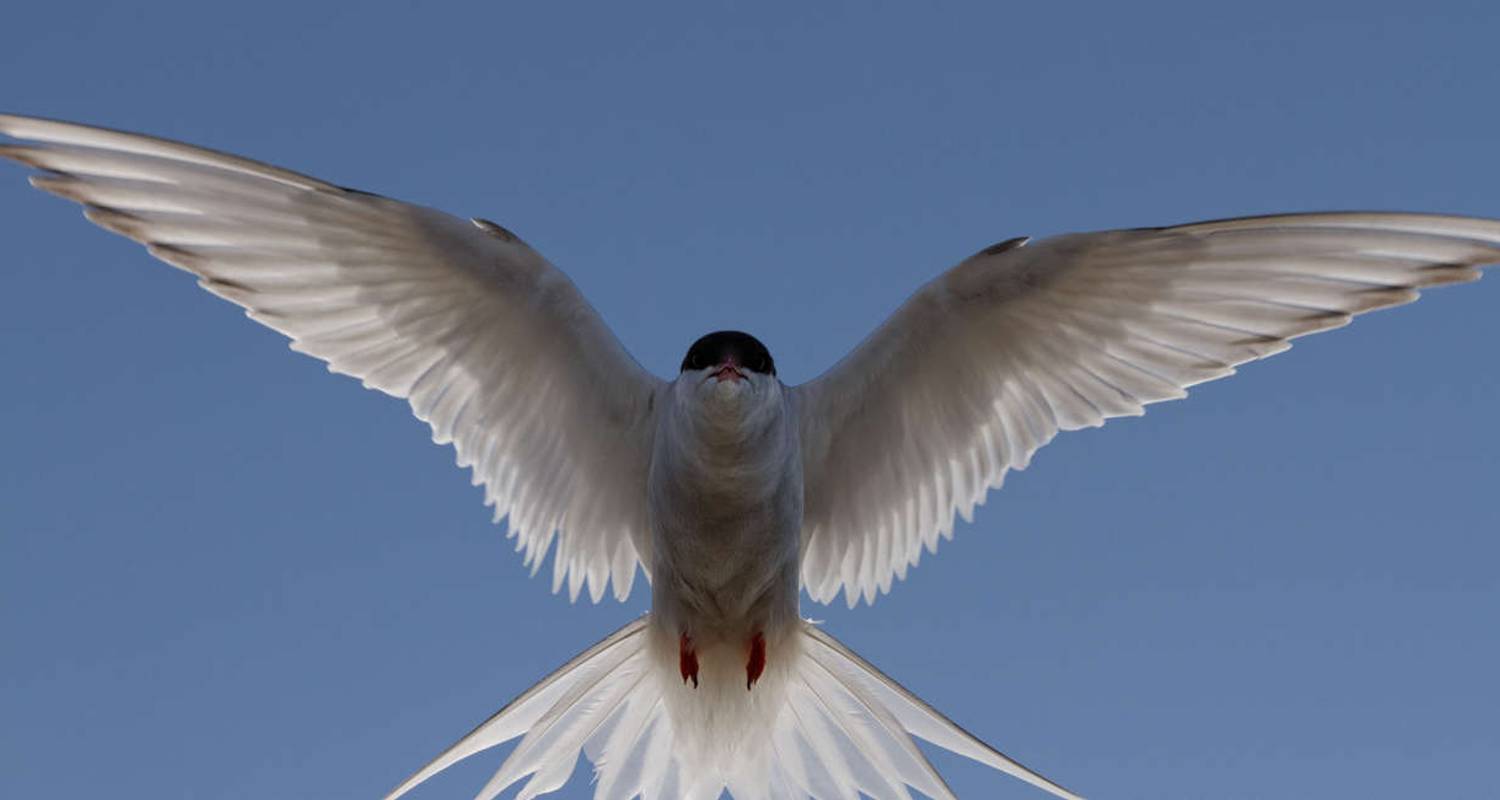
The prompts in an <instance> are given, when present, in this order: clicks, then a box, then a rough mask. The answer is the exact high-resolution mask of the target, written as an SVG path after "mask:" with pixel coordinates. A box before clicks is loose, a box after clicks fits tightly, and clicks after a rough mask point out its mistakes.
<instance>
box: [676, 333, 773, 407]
mask: <svg viewBox="0 0 1500 800" xmlns="http://www.w3.org/2000/svg"><path fill="white" fill-rule="evenodd" d="M677 380H678V383H679V384H682V385H684V386H685V388H690V389H691V390H692V391H693V393H694V394H696V395H698V396H699V397H700V398H703V399H705V400H714V401H720V402H731V403H734V404H736V405H738V404H740V403H741V402H742V401H744V400H747V399H749V398H753V397H760V398H765V397H767V396H768V395H770V394H772V390H773V389H774V388H775V387H776V386H777V385H778V382H777V380H776V362H775V361H773V360H772V359H771V353H770V351H769V350H767V349H766V346H765V345H763V344H761V343H760V340H759V339H756V338H755V337H754V336H751V335H750V334H748V333H741V332H740V331H715V332H713V333H710V334H708V335H706V336H703V337H701V338H699V339H698V341H696V342H693V346H692V347H689V348H688V351H687V355H686V356H683V358H682V374H681V375H679V376H678V378H677Z"/></svg>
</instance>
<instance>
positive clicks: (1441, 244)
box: [793, 213, 1500, 606]
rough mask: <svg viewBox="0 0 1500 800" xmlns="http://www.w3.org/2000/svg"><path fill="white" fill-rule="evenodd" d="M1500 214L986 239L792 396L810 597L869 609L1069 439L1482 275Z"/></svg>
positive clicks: (1232, 223)
mask: <svg viewBox="0 0 1500 800" xmlns="http://www.w3.org/2000/svg"><path fill="white" fill-rule="evenodd" d="M1497 261H1500V221H1494V220H1486V219H1476V218H1468V217H1452V216H1438V215H1422V214H1388V213H1328V214H1293V215H1282V216H1268V217H1248V218H1241V219H1230V220H1219V221H1213V222H1202V223H1197V224H1192V225H1183V226H1179V227H1173V228H1158V229H1143V230H1122V231H1107V232H1100V233H1086V234H1069V235H1063V236H1057V237H1052V238H1048V239H1044V240H1041V241H1038V242H1035V243H1027V242H1025V240H1010V241H1008V242H1006V243H1004V245H1003V246H999V245H997V246H996V247H992V248H988V249H986V250H984V251H982V252H980V253H979V254H977V255H975V256H974V257H972V258H970V259H968V260H966V261H964V262H963V263H961V264H959V265H958V266H956V267H954V268H952V269H951V270H949V271H948V272H946V273H944V274H942V275H941V276H939V277H938V278H937V279H935V280H933V281H932V282H931V283H929V284H927V285H926V286H924V287H923V288H922V289H921V290H919V291H918V292H917V293H916V294H915V295H913V296H912V297H911V298H910V299H909V300H907V302H906V303H905V304H904V305H902V306H901V308H900V309H898V310H897V311H896V312H895V313H894V314H893V315H892V316H891V318H890V319H889V320H887V321H886V322H885V323H884V324H883V325H882V326H881V327H880V328H878V329H877V330H876V331H875V332H874V333H873V334H871V335H870V337H869V338H867V339H866V340H865V341H864V342H863V343H861V344H860V345H859V347H857V348H856V349H855V350H854V351H853V352H852V353H850V354H849V356H848V357H846V358H845V359H843V360H842V361H840V362H839V363H838V364H837V365H835V366H834V367H833V368H832V369H830V370H829V371H828V372H826V373H824V374H823V375H822V376H820V377H818V378H817V379H815V380H813V381H811V382H809V383H806V384H803V385H801V386H798V387H796V388H795V389H794V390H793V391H794V397H795V401H796V403H797V407H798V409H799V411H798V413H799V415H800V424H801V428H802V439H803V464H804V473H805V479H806V501H805V502H806V517H805V520H804V525H803V548H804V559H803V571H802V580H803V584H804V586H805V587H806V588H807V590H808V592H809V593H810V594H811V596H812V597H813V598H814V599H816V600H819V601H821V602H829V601H831V600H832V599H833V598H834V597H835V596H836V595H837V594H838V593H839V592H840V591H841V590H842V591H843V592H844V593H845V597H846V600H847V601H848V603H849V605H850V606H853V605H855V604H856V603H857V602H858V601H859V600H860V599H861V598H863V599H865V600H867V601H871V602H873V600H874V598H875V597H876V595H877V594H878V593H880V592H885V591H889V590H890V587H891V583H892V581H893V579H897V578H900V577H904V575H905V573H906V570H907V568H908V567H910V566H913V565H915V564H916V563H917V562H918V560H919V559H920V557H921V553H922V550H923V549H924V548H925V549H927V550H929V551H936V549H937V544H938V541H939V539H940V538H944V537H950V536H951V535H952V531H953V524H954V518H955V516H962V517H963V518H965V519H968V518H969V517H970V515H971V514H972V513H973V509H974V506H975V505H976V504H979V503H982V502H983V501H984V498H985V495H986V493H987V492H988V491H989V490H990V489H993V488H997V487H999V486H1000V485H1001V482H1002V481H1003V480H1004V478H1005V475H1006V473H1007V472H1008V471H1010V470H1012V469H1024V468H1025V467H1026V465H1027V464H1028V463H1029V462H1030V459H1031V456H1032V454H1033V453H1034V452H1035V451H1036V450H1037V448H1039V447H1041V446H1042V445H1044V444H1046V443H1047V442H1049V441H1051V439H1052V437H1053V436H1054V435H1055V434H1056V433H1057V432H1058V431H1060V430H1073V429H1076V428H1083V427H1091V426H1097V425H1100V424H1102V423H1103V422H1104V421H1105V420H1107V419H1110V418H1112V417H1119V416H1130V415H1137V414H1141V413H1143V411H1144V408H1145V406H1146V405H1148V404H1150V403H1155V402H1159V401H1162V400H1171V399H1175V398H1179V397H1184V396H1186V390H1187V388H1188V387H1190V386H1192V385H1194V384H1197V383H1201V382H1203V381H1208V380H1213V379H1215V378H1221V377H1224V376H1226V375H1230V374H1233V373H1234V371H1235V367H1236V366H1238V365H1239V364H1242V363H1244V362H1247V361H1251V360H1254V359H1258V358H1263V357H1266V356H1269V355H1273V354H1275V353H1279V352H1282V351H1283V350H1285V349H1287V348H1288V347H1290V342H1289V340H1291V339H1293V338H1295V337H1298V336H1303V335H1306V334H1309V333H1314V332H1317V331H1322V330H1327V329H1330V328H1336V327H1339V326H1342V325H1344V324H1346V323H1348V322H1349V320H1350V319H1351V318H1353V317H1354V316H1355V315H1357V314H1362V313H1364V312H1366V311H1372V310H1374V309H1378V308H1385V307H1388V306H1394V305H1400V304H1402V303H1407V302H1410V301H1412V300H1415V299H1416V297H1417V292H1418V290H1419V289H1423V288H1426V287H1429V286H1438V285H1442V284H1448V283H1461V282H1464V281H1471V280H1474V279H1476V278H1478V277H1479V275H1480V273H1479V269H1478V268H1479V267H1480V266H1482V265H1486V264H1492V263H1495V262H1497Z"/></svg>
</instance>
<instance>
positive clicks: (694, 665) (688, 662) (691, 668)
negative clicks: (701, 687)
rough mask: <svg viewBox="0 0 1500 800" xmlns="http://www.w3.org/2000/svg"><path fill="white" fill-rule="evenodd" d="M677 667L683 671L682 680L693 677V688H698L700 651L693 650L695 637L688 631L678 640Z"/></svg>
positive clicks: (684, 681)
mask: <svg viewBox="0 0 1500 800" xmlns="http://www.w3.org/2000/svg"><path fill="white" fill-rule="evenodd" d="M677 669H678V670H679V671H680V672H682V682H683V683H687V682H688V679H692V681H693V688H694V689H696V688H698V653H697V652H695V651H694V650H693V639H692V637H691V636H688V635H687V634H686V633H684V634H682V636H681V637H680V638H679V639H678V640H677Z"/></svg>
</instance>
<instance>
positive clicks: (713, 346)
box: [682, 331, 776, 375]
mask: <svg viewBox="0 0 1500 800" xmlns="http://www.w3.org/2000/svg"><path fill="white" fill-rule="evenodd" d="M726 357H733V358H734V363H736V364H739V365H740V366H742V367H744V368H745V369H748V370H750V371H751V372H759V373H761V374H762V375H775V374H776V362H775V361H773V360H771V351H769V350H767V349H766V346H765V345H763V344H761V343H760V340H759V339H757V338H755V337H754V336H751V335H750V334H748V333H741V332H739V331H714V332H713V333H710V334H708V335H707V336H704V337H703V338H701V339H699V340H698V341H696V342H693V346H692V347H689V348H688V351H687V355H686V356H684V357H683V359H682V371H683V372H687V371H688V370H690V369H706V368H708V367H712V366H715V365H717V364H722V363H724V359H725V358H726Z"/></svg>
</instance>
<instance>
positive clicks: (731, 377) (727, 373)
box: [714, 359, 745, 381]
mask: <svg viewBox="0 0 1500 800" xmlns="http://www.w3.org/2000/svg"><path fill="white" fill-rule="evenodd" d="M714 377H715V378H718V379H719V380H721V381H742V380H745V373H743V372H741V371H740V368H739V366H738V365H736V364H735V363H734V361H733V360H732V359H731V360H729V361H725V362H724V363H722V364H720V365H719V368H718V369H717V370H715V371H714Z"/></svg>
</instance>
